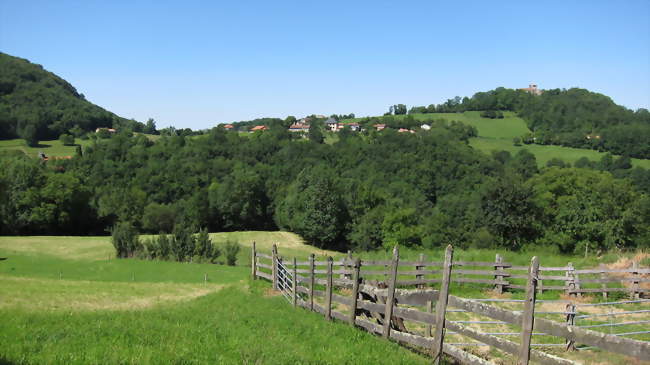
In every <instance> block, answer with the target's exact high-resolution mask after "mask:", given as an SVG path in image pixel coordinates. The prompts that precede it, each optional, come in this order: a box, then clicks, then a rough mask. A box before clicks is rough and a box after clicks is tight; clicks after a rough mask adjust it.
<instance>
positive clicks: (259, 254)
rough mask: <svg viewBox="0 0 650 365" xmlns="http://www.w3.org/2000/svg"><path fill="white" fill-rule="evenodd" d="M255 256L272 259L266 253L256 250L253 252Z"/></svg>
mask: <svg viewBox="0 0 650 365" xmlns="http://www.w3.org/2000/svg"><path fill="white" fill-rule="evenodd" d="M255 256H256V257H261V258H263V259H268V260H273V256H271V255H267V254H264V253H259V252H257V253H255Z"/></svg>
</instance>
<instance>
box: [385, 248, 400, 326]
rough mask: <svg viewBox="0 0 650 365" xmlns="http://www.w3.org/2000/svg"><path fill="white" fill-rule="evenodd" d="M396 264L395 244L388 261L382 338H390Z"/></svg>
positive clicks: (397, 262) (397, 252)
mask: <svg viewBox="0 0 650 365" xmlns="http://www.w3.org/2000/svg"><path fill="white" fill-rule="evenodd" d="M397 265H399V248H398V246H397V245H395V247H394V248H393V258H392V260H391V262H390V277H389V278H388V293H387V295H386V309H385V310H384V338H390V320H391V318H393V304H394V303H393V302H394V301H395V281H396V280H397Z"/></svg>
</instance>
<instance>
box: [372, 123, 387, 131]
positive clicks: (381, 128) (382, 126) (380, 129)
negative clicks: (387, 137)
mask: <svg viewBox="0 0 650 365" xmlns="http://www.w3.org/2000/svg"><path fill="white" fill-rule="evenodd" d="M373 127H375V129H376V130H378V131H382V130H384V129H386V124H375V125H373Z"/></svg>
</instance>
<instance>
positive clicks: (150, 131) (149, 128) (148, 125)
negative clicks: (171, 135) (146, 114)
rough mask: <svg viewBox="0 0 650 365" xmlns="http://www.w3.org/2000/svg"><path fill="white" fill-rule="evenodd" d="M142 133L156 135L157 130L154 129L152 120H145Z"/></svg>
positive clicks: (154, 125) (154, 123)
mask: <svg viewBox="0 0 650 365" xmlns="http://www.w3.org/2000/svg"><path fill="white" fill-rule="evenodd" d="M142 132H143V133H145V134H158V130H157V129H156V122H155V121H154V120H153V118H149V119H147V123H146V124H145V126H144V129H143V130H142Z"/></svg>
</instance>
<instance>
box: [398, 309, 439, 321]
mask: <svg viewBox="0 0 650 365" xmlns="http://www.w3.org/2000/svg"><path fill="white" fill-rule="evenodd" d="M393 316H395V317H400V318H402V319H407V320H409V321H415V322H420V323H424V324H428V325H434V324H436V316H435V314H433V313H427V312H422V311H419V310H417V309H411V308H400V307H397V306H395V308H393Z"/></svg>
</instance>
